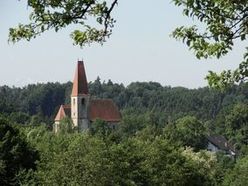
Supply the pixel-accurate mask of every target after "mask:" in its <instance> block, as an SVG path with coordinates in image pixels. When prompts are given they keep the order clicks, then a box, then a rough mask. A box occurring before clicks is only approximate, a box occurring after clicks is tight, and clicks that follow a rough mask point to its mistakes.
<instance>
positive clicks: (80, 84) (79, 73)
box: [71, 61, 88, 96]
mask: <svg viewBox="0 0 248 186" xmlns="http://www.w3.org/2000/svg"><path fill="white" fill-rule="evenodd" d="M80 94H88V84H87V79H86V74H85V69H84V62H83V61H78V62H77V68H76V71H75V75H74V80H73V87H72V92H71V95H72V96H77V95H80Z"/></svg>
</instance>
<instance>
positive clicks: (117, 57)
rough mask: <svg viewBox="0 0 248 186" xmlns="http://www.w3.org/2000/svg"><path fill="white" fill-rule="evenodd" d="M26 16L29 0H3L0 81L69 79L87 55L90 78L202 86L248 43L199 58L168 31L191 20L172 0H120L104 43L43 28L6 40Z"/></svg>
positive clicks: (236, 60)
mask: <svg viewBox="0 0 248 186" xmlns="http://www.w3.org/2000/svg"><path fill="white" fill-rule="evenodd" d="M151 2H156V3H151ZM28 16H29V10H28V9H27V6H26V1H25V0H21V1H18V0H0V54H1V55H0V56H1V59H0V85H9V86H13V85H14V86H23V85H26V84H28V83H37V82H48V81H49V82H56V81H58V82H67V81H71V80H72V78H73V73H74V69H75V64H76V63H75V62H76V61H77V60H78V59H82V58H83V59H84V61H85V66H86V71H87V72H86V73H87V77H88V81H94V80H95V79H96V77H97V76H100V77H101V79H102V80H108V79H111V80H112V81H113V82H117V83H124V84H125V85H128V84H129V83H131V82H135V81H156V82H159V83H161V84H162V85H170V86H184V87H189V88H198V87H202V86H206V85H207V82H206V81H205V80H204V77H205V76H206V74H207V72H208V70H213V71H221V70H222V69H227V68H228V69H229V68H231V69H233V68H235V67H237V65H238V63H239V62H240V61H241V59H242V53H243V51H244V46H245V45H244V44H241V43H238V44H237V45H238V46H237V47H235V48H234V50H233V51H232V52H231V53H230V54H229V55H227V56H225V57H224V58H222V59H221V60H215V59H212V60H207V61H206V60H203V61H199V60H197V59H196V58H195V57H194V54H193V53H192V52H191V51H189V50H188V49H187V47H186V46H185V45H183V44H182V43H181V42H178V41H175V40H174V39H173V38H171V37H170V36H169V35H170V33H171V32H172V31H173V29H174V28H176V27H177V26H180V25H183V24H190V23H191V21H190V20H189V19H188V18H186V17H184V16H183V15H182V13H181V11H180V9H179V8H178V7H175V6H174V5H173V4H172V3H170V0H156V1H150V0H135V1H133V0H120V2H119V5H118V7H117V8H116V9H115V18H116V20H117V23H116V25H115V28H114V30H113V35H112V36H111V38H110V39H109V40H108V41H107V42H106V43H105V44H104V45H103V46H100V45H98V44H93V45H91V46H90V47H86V48H84V49H80V48H79V47H77V46H73V45H72V40H71V38H70V37H69V34H70V32H71V31H72V29H70V28H68V29H64V30H62V31H60V32H58V33H54V32H53V31H50V32H47V33H44V34H43V35H41V36H40V37H37V38H36V39H34V40H31V42H27V41H21V42H19V43H16V44H14V45H13V44H8V42H7V39H8V29H9V27H14V26H16V25H17V24H18V23H20V22H22V23H23V22H26V21H27V19H28Z"/></svg>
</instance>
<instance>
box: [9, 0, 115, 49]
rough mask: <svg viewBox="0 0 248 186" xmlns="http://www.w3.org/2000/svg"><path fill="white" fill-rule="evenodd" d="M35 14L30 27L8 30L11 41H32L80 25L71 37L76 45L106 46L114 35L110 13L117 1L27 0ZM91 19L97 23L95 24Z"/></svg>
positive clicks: (32, 16)
mask: <svg viewBox="0 0 248 186" xmlns="http://www.w3.org/2000/svg"><path fill="white" fill-rule="evenodd" d="M27 2H28V6H29V7H31V9H32V11H31V14H30V16H29V19H30V23H29V24H19V25H18V27H16V28H10V29H9V41H11V42H16V41H19V40H21V39H26V40H28V41H29V40H30V39H32V38H35V37H36V36H38V35H40V34H41V33H43V32H45V31H48V30H52V29H53V30H55V31H56V32H57V31H58V30H60V29H62V28H65V27H67V26H69V25H73V24H74V25H79V26H81V27H82V30H74V31H73V32H72V33H71V37H72V39H73V40H74V44H76V45H79V46H81V47H82V46H84V45H85V44H90V43H92V42H98V43H101V44H102V43H103V42H104V41H105V40H106V37H109V36H110V35H111V33H112V28H113V26H114V23H115V20H114V19H113V18H112V17H111V12H112V11H113V9H114V7H115V6H116V5H117V0H111V1H104V0H97V1H96V0H73V1H72V0H49V1H48V0H27ZM92 20H94V22H93V23H92Z"/></svg>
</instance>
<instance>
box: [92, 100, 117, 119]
mask: <svg viewBox="0 0 248 186" xmlns="http://www.w3.org/2000/svg"><path fill="white" fill-rule="evenodd" d="M89 119H90V120H91V121H95V120H96V119H102V120H104V121H108V122H118V121H120V120H121V114H120V112H119V110H118V108H117V106H116V105H115V103H114V102H113V100H111V99H95V100H91V102H90V108H89Z"/></svg>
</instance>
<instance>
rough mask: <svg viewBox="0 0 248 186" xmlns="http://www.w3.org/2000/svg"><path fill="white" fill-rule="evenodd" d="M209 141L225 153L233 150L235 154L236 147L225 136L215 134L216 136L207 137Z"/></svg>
mask: <svg viewBox="0 0 248 186" xmlns="http://www.w3.org/2000/svg"><path fill="white" fill-rule="evenodd" d="M207 139H208V141H209V142H211V143H212V144H213V145H215V146H216V147H218V148H219V149H221V150H224V151H230V150H231V151H233V152H235V149H234V147H233V146H232V145H231V144H230V143H229V142H228V141H227V139H226V138H225V137H224V136H221V135H217V134H214V135H209V136H207Z"/></svg>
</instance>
